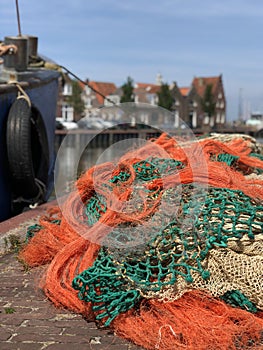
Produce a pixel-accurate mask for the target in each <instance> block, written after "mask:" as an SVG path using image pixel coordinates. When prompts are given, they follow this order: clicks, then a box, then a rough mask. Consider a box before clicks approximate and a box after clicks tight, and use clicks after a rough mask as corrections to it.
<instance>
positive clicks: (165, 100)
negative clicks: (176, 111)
mask: <svg viewBox="0 0 263 350" xmlns="http://www.w3.org/2000/svg"><path fill="white" fill-rule="evenodd" d="M157 95H158V106H160V107H163V108H165V109H168V110H169V111H171V109H172V106H173V104H174V98H173V96H172V94H171V91H170V88H169V85H168V84H162V85H161V88H160V91H158V92H157Z"/></svg>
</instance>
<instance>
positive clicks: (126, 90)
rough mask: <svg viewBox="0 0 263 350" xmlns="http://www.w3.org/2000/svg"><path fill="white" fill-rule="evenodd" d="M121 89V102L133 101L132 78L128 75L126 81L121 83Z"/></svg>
mask: <svg viewBox="0 0 263 350" xmlns="http://www.w3.org/2000/svg"><path fill="white" fill-rule="evenodd" d="M121 89H122V97H121V102H134V94H133V80H132V78H130V77H128V78H127V82H126V83H125V84H123V85H122V87H121Z"/></svg>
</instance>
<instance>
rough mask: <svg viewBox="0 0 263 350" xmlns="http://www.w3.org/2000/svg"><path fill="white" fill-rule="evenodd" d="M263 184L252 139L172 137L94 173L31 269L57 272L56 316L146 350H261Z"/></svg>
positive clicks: (43, 232)
mask: <svg viewBox="0 0 263 350" xmlns="http://www.w3.org/2000/svg"><path fill="white" fill-rule="evenodd" d="M149 155H150V156H149ZM262 174H263V157H262V155H261V148H260V146H259V145H258V144H257V143H256V142H255V140H254V139H252V138H250V137H246V136H240V135H239V136H232V137H229V136H225V135H217V136H213V137H209V138H206V139H200V140H198V141H182V140H175V139H174V138H170V137H168V136H167V135H166V134H162V135H161V136H160V137H159V138H158V139H156V140H151V141H150V142H148V143H147V144H146V145H144V146H143V147H140V148H138V149H136V150H131V151H130V152H128V153H127V154H125V155H124V156H122V157H121V158H120V159H119V161H118V163H117V164H115V163H113V162H108V163H104V164H101V165H97V166H95V167H93V168H91V169H89V170H87V171H86V172H85V173H84V174H83V175H82V176H81V177H80V179H79V180H78V181H77V183H76V188H75V190H74V191H73V192H72V193H71V194H70V195H69V197H68V198H67V200H66V202H65V203H64V204H63V206H62V207H61V208H54V209H53V210H52V211H50V212H49V214H47V215H46V216H45V217H43V218H42V219H41V220H40V223H39V224H40V226H39V227H38V229H37V230H36V231H37V232H33V234H31V235H30V237H29V240H28V244H27V245H26V246H25V248H24V249H23V251H21V253H20V259H22V260H24V261H25V262H26V263H27V264H28V265H29V266H32V267H33V266H39V265H44V264H47V265H48V268H47V271H46V274H45V276H44V277H43V279H42V281H41V287H42V288H43V290H44V292H45V294H46V295H47V296H48V298H49V299H50V300H51V301H52V302H53V303H54V304H55V305H56V306H63V307H66V308H68V309H70V310H73V311H75V312H78V313H81V314H83V315H84V316H85V317H87V318H89V319H92V320H93V319H95V318H96V319H97V320H98V322H100V323H102V324H104V325H106V326H109V327H111V328H113V329H114V331H115V332H116V333H117V334H118V335H119V336H122V337H125V338H127V339H129V340H131V341H133V342H135V343H136V344H138V345H141V346H143V347H144V348H146V349H164V350H168V349H171V350H172V349H196V350H198V349H200V350H204V349H222V350H223V349H252V348H255V349H259V348H260V346H263V345H262V334H263V318H262V308H263V301H262V292H263V291H262V289H263V286H262V271H263V249H262V247H263V245H262V243H263V235H262V228H263V207H262V199H263V186H262V185H263V176H262ZM199 186H200V188H201V194H200V188H199ZM193 197H194V201H192V198H193ZM163 203H165V206H163V207H162V205H163ZM169 205H170V206H169ZM171 207H172V208H173V209H174V207H176V212H172V214H170V212H169V210H170V209H169V208H171ZM172 215H173V216H172ZM189 218H191V219H193V218H194V219H193V221H192V224H191V225H190V224H189V220H188V221H187V220H186V219H189ZM144 230H145V231H144ZM142 231H144V232H142ZM152 232H154V234H153V235H151V233H152ZM126 233H127V234H126ZM148 233H149V235H148ZM125 235H126V237H125ZM126 246H127V247H128V248H127V249H126V250H125V247H126ZM244 276H245V277H244ZM253 286H256V287H255V288H254V287H253ZM248 310H249V311H248Z"/></svg>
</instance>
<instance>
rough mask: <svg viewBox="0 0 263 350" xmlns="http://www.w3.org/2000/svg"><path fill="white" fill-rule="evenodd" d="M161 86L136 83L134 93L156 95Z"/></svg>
mask: <svg viewBox="0 0 263 350" xmlns="http://www.w3.org/2000/svg"><path fill="white" fill-rule="evenodd" d="M160 87H161V86H160V85H157V84H149V83H135V85H134V91H135V92H136V91H141V92H142V91H145V92H147V93H149V94H156V93H157V92H158V91H159V90H160Z"/></svg>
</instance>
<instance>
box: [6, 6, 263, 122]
mask: <svg viewBox="0 0 263 350" xmlns="http://www.w3.org/2000/svg"><path fill="white" fill-rule="evenodd" d="M19 1H20V12H21V26H22V33H23V34H31V35H37V36H38V37H39V52H40V53H42V54H44V55H46V56H48V57H51V58H52V59H53V60H55V61H56V62H58V63H59V64H62V65H64V66H66V67H67V68H68V69H70V70H72V71H73V72H74V73H76V74H77V75H79V76H80V77H81V78H82V79H86V78H88V79H90V80H98V81H112V82H114V83H116V84H117V85H121V84H122V83H123V82H124V81H125V80H126V78H127V76H131V77H132V78H133V79H134V81H137V82H149V83H151V82H155V78H156V75H157V73H161V74H162V76H163V78H164V81H165V82H168V83H171V82H173V81H176V82H177V84H178V85H179V86H188V85H190V83H191V81H192V79H193V77H194V76H214V75H219V74H222V75H223V83H224V87H225V92H226V97H227V106H228V108H227V117H228V119H229V120H231V119H236V118H237V116H238V102H239V98H238V97H239V92H240V89H242V90H241V91H242V101H243V110H244V113H245V112H246V111H247V110H249V109H251V110H252V111H255V110H261V111H262V112H263V69H262V68H263V67H262V65H263V45H262V41H263V39H262V32H263V1H262V0H126V1H124V0H93V1H91V0H64V1H62V0H52V1H51V0H45V1H36V0H19ZM17 31H18V30H17V24H16V13H15V0H1V5H0V39H3V38H4V36H6V35H16V34H17Z"/></svg>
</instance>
